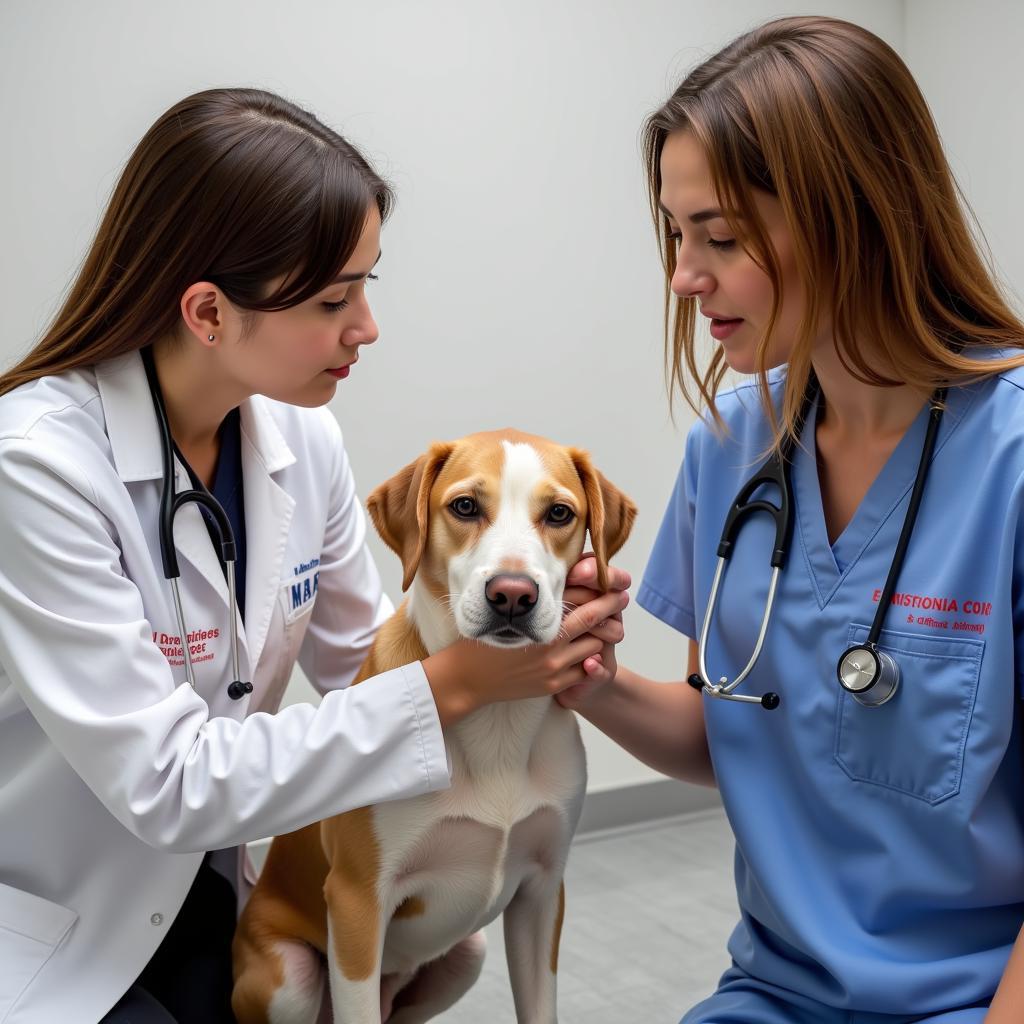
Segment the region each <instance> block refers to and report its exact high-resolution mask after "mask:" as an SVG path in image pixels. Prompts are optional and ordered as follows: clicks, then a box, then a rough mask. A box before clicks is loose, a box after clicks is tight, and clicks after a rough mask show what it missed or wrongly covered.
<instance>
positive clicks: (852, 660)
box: [836, 643, 900, 708]
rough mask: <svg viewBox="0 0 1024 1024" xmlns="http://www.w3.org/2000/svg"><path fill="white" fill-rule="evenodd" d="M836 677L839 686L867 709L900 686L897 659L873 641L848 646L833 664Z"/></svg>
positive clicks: (881, 702)
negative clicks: (835, 664) (837, 661)
mask: <svg viewBox="0 0 1024 1024" xmlns="http://www.w3.org/2000/svg"><path fill="white" fill-rule="evenodd" d="M836 676H837V677H838V679H839V685H840V686H841V687H842V688H843V689H844V690H845V691H846V692H847V693H848V694H850V696H851V697H853V699H854V700H856V701H857V703H858V704H861V705H863V706H864V707H866V708H877V707H881V706H882V705H883V704H885V703H886V702H888V701H890V700H892V698H893V697H894V696H895V694H896V690H897V688H898V687H899V685H900V667H899V665H897V664H896V660H895V659H894V658H893V657H892V656H891V655H888V654H886V653H885V651H882V650H879V649H878V647H876V646H875V645H874V644H872V643H866V644H857V645H855V646H853V647H849V648H847V649H846V650H845V651H844V652H843V656H842V657H841V658H840V659H839V664H838V665H837V666H836Z"/></svg>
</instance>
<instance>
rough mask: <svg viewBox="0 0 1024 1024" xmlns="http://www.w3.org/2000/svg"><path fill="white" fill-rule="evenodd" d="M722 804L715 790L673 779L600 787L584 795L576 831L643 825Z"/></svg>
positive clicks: (706, 809)
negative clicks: (613, 787)
mask: <svg viewBox="0 0 1024 1024" xmlns="http://www.w3.org/2000/svg"><path fill="white" fill-rule="evenodd" d="M721 806H722V801H721V799H720V798H719V795H718V790H717V789H709V788H707V787H705V786H691V785H690V784H689V783H686V782H677V781H676V780H675V779H657V780H655V781H654V782H638V783H636V784H635V785H632V786H618V787H616V788H615V789H601V790H598V791H597V792H595V793H588V794H587V797H586V800H584V802H583V814H582V816H581V817H580V825H579V828H578V829H577V830H576V834H577V835H585V834H587V833H590V832H603V831H605V830H606V829H613V828H625V827H627V826H631V825H643V824H646V823H648V822H652V821H658V820H660V819H661V818H674V817H677V816H678V815H680V814H693V813H694V812H696V811H708V810H712V809H715V808H720V807H721Z"/></svg>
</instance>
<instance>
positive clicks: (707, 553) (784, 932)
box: [637, 370, 1024, 1014]
mask: <svg viewBox="0 0 1024 1024" xmlns="http://www.w3.org/2000/svg"><path fill="white" fill-rule="evenodd" d="M781 383H782V378H781V376H780V375H776V376H775V377H774V379H773V381H772V383H771V388H772V395H773V400H774V401H775V402H776V405H778V402H779V400H780V397H781ZM718 404H719V408H720V410H721V412H722V415H723V417H724V419H725V421H726V423H727V425H728V427H729V430H730V436H729V437H728V438H724V439H722V438H719V437H718V436H716V435H715V433H714V432H713V431H712V430H711V428H710V427H709V426H708V425H707V424H706V423H704V422H698V423H697V424H696V425H695V426H694V428H693V429H692V430H691V431H690V434H689V436H688V438H687V442H686V453H685V459H684V461H683V465H682V468H681V470H680V473H679V477H678V479H677V481H676V485H675V489H674V490H673V493H672V496H671V499H670V501H669V506H668V511H667V512H666V515H665V519H664V521H663V523H662V526H661V529H660V532H659V534H658V536H657V539H656V541H655V546H654V549H653V551H652V553H651V558H650V562H649V564H648V566H647V569H646V572H645V575H644V579H643V582H642V584H641V587H640V589H639V592H638V595H637V600H638V602H639V603H640V605H641V606H642V607H644V608H646V609H647V610H648V611H649V612H651V613H652V614H653V615H655V616H657V617H658V618H659V619H662V620H663V621H664V622H666V623H668V624H669V625H670V626H673V627H674V628H675V629H677V630H679V631H680V632H681V633H683V634H685V635H686V636H688V637H693V638H696V637H697V636H698V632H699V624H701V623H702V622H703V619H704V612H705V608H706V605H707V599H708V596H709V593H710V590H711V581H712V578H713V576H714V571H715V567H716V563H717V548H718V542H719V539H720V537H721V531H722V525H723V523H724V521H725V516H726V513H727V511H728V508H729V506H730V504H731V503H732V501H733V499H734V497H735V495H736V493H737V491H738V490H739V489H740V487H741V485H742V484H743V483H744V482H745V481H746V480H747V479H748V478H749V477H750V475H751V474H752V473H753V471H754V469H755V468H756V467H757V466H758V465H759V464H760V462H761V461H762V459H763V457H764V452H765V451H766V449H767V446H768V443H769V439H770V433H769V430H768V426H767V422H766V419H765V417H764V414H763V412H762V410H761V405H760V401H759V399H758V394H757V390H756V385H753V384H751V385H746V386H744V387H740V388H738V389H737V390H735V391H733V392H730V393H728V394H726V395H723V396H721V399H720V401H719V402H718ZM927 418H928V409H927V406H926V407H925V409H923V410H922V412H921V414H920V415H919V416H918V417H917V419H916V420H915V422H914V423H913V424H912V425H911V427H910V428H909V429H908V430H907V432H906V435H905V436H904V437H903V439H902V440H901V442H900V444H899V445H898V446H897V448H896V450H895V451H894V452H893V454H892V456H891V457H890V459H889V461H888V462H887V463H886V465H885V466H884V467H883V469H882V470H881V472H880V473H879V475H878V477H877V478H876V480H875V481H874V482H873V484H872V485H871V488H870V489H869V491H868V493H867V495H866V496H865V498H864V500H863V501H862V503H861V505H860V507H859V508H858V509H857V511H856V513H855V515H854V517H853V519H852V520H851V521H850V523H849V524H848V525H847V527H846V529H845V530H844V531H843V533H842V535H841V536H840V537H838V538H837V540H836V542H835V544H833V545H829V542H828V538H827V534H826V529H825V520H824V516H823V513H822V504H821V493H820V488H819V485H818V476H817V468H816V466H817V462H816V454H815V438H814V429H813V424H814V416H813V415H811V416H809V417H808V421H807V424H806V428H805V430H804V432H803V436H802V438H801V446H800V447H798V448H796V449H795V450H794V456H793V466H792V482H793V491H794V500H795V512H794V514H795V524H794V530H793V540H792V544H791V546H790V552H789V558H788V562H787V564H786V567H785V568H784V570H783V572H782V574H781V578H780V583H779V592H778V596H777V600H776V604H775V610H774V612H773V615H772V621H771V623H770V625H769V628H768V634H767V637H766V640H765V644H764V648H763V649H762V652H761V656H760V659H759V660H758V662H757V665H756V667H755V668H754V670H753V671H752V673H751V674H750V676H749V677H748V678H747V679H746V680H745V681H744V683H742V684H741V686H740V689H739V690H738V691H737V692H741V693H746V694H754V695H758V696H759V695H761V694H763V693H764V692H765V691H768V690H774V691H776V692H777V693H778V694H779V696H780V697H781V705H780V707H779V708H778V709H777V710H775V711H771V712H768V711H764V710H763V709H762V708H761V707H760V706H759V705H751V704H743V703H737V702H729V701H723V700H715V699H714V698H709V697H705V698H704V716H705V722H706V726H707V734H708V743H709V747H710V751H711V758H712V761H713V764H714V769H715V774H716V777H717V779H718V785H719V789H720V791H721V795H722V800H723V803H724V806H725V810H726V812H727V814H728V817H729V821H730V823H731V825H732V828H733V831H734V832H735V836H736V858H735V874H736V885H737V890H738V896H739V904H740V909H741V920H740V923H739V924H738V925H737V927H736V930H735V931H734V932H733V935H732V937H731V939H730V943H729V952H730V953H731V955H732V957H733V959H734V960H735V962H736V963H737V964H738V965H739V966H740V967H741V968H742V969H744V970H745V971H747V972H748V973H749V974H752V975H754V976H756V977H759V978H762V979H765V980H766V981H770V982H772V983H774V984H777V985H780V986H783V987H785V988H789V989H793V990H795V991H797V992H800V993H803V994H805V995H807V996H808V997H810V998H813V999H816V1000H818V1001H819V1002H822V1003H825V1004H827V1005H830V1006H835V1007H839V1008H845V1009H850V1010H857V1011H865V1012H866V1011H873V1012H878V1013H893V1014H897V1013H908V1012H916V1013H928V1012H931V1011H940V1010H942V1009H944V1008H948V1007H952V1006H960V1005H964V1004H969V1003H971V1002H974V1001H976V1000H979V999H982V998H984V997H986V996H990V995H991V994H992V993H993V992H994V990H995V988H996V986H997V984H998V982H999V978H1000V976H1001V974H1002V971H1003V969H1004V967H1005V965H1006V961H1007V958H1008V956H1009V952H1010V948H1011V946H1012V945H1013V942H1014V940H1015V939H1016V936H1017V933H1018V931H1019V930H1020V928H1021V925H1022V923H1024V815H1022V813H1021V808H1022V806H1024V805H1022V802H1021V798H1022V793H1021V789H1022V779H1021V775H1022V772H1021V769H1022V767H1024V751H1022V748H1021V735H1020V720H1019V708H1020V702H1019V697H1020V696H1021V693H1020V688H1021V673H1022V666H1024V517H1022V502H1024V371H1022V370H1015V371H1013V372H1010V373H1007V374H1003V375H1002V376H1000V377H997V378H989V379H988V380H987V381H984V382H982V383H980V384H977V385H973V386H971V387H964V388H955V389H951V391H950V393H949V399H948V404H947V409H946V413H945V415H944V417H943V420H942V425H941V428H940V430H939V435H938V440H937V444H936V449H935V454H934V457H933V462H932V466H931V470H930V474H929V477H928V482H927V485H926V487H925V491H924V498H923V501H922V503H921V508H920V512H919V515H918V519H917V524H916V527H915V529H914V533H913V536H912V538H911V540H910V545H909V549H908V552H907V558H906V562H905V563H904V566H903V570H902V573H901V575H900V578H899V582H898V585H897V592H896V595H895V596H894V599H893V603H892V605H891V606H890V608H889V611H888V614H887V617H886V620H885V628H884V630H883V633H882V637H881V647H882V648H883V649H884V650H887V651H889V652H890V653H891V654H892V655H893V656H894V657H895V659H896V660H897V662H898V663H899V667H900V673H901V684H900V687H899V690H898V692H897V694H896V696H895V697H894V698H893V700H892V701H890V702H889V703H888V704H886V705H884V706H882V707H879V708H874V709H868V708H864V707H861V706H860V705H858V704H857V703H856V702H855V701H854V700H853V699H852V698H851V697H850V696H849V695H847V694H846V693H845V692H844V691H843V690H842V689H841V688H840V686H839V684H838V682H837V681H836V663H837V661H838V659H839V656H840V655H841V654H842V652H843V651H844V650H845V649H846V648H847V647H848V646H849V645H850V644H852V643H858V642H862V641H863V640H864V639H865V638H866V636H867V633H868V628H869V626H870V624H871V621H872V619H873V617H874V613H875V608H876V604H877V601H878V598H879V592H880V590H881V589H882V587H883V585H884V583H885V579H886V576H887V574H888V571H889V566H890V564H891V561H892V557H893V552H894V551H895V548H896V542H897V538H898V536H899V532H900V529H901V528H902V525H903V519H904V516H905V514H906V510H907V505H908V503H909V499H910V491H911V487H912V485H913V483H914V478H915V475H916V471H917V466H918V462H919V459H920V455H921V447H922V443H923V441H924V436H925V429H926V426H927ZM765 496H766V497H768V496H769V495H768V493H765ZM771 497H773V499H774V500H776V501H777V500H778V498H777V495H771ZM773 539H774V524H773V523H772V522H771V520H770V519H769V517H768V516H766V515H755V516H754V517H752V518H751V519H748V520H747V521H746V522H745V524H744V525H743V526H742V527H741V529H740V533H739V537H738V540H737V543H736V548H735V553H734V555H733V557H732V560H731V563H730V565H729V566H728V567H727V570H726V574H725V578H724V582H723V585H722V590H721V593H720V599H719V604H718V607H717V609H716V613H715V617H714V622H713V625H712V628H711V632H710V637H709V643H708V656H707V669H708V673H709V674H710V676H711V677H712V678H713V679H718V678H719V677H720V676H722V675H726V676H728V677H729V678H730V679H732V678H735V676H736V675H737V673H738V672H739V671H740V670H741V669H742V667H743V666H744V665H745V664H746V662H747V659H748V658H749V656H750V653H751V651H752V650H753V645H754V641H755V639H756V637H757V633H758V628H759V625H760V619H761V615H762V613H763V610H764V602H765V598H766V596H767V590H768V581H769V578H770V575H771V568H770V565H769V557H770V553H771V549H772V544H773Z"/></svg>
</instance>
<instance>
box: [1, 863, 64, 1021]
mask: <svg viewBox="0 0 1024 1024" xmlns="http://www.w3.org/2000/svg"><path fill="white" fill-rule="evenodd" d="M77 920H78V914H76V913H75V912H74V911H73V910H68V908H67V907H62V906H60V905H59V904H57V903H51V902H50V901H49V900H44V899H42V898H41V897H39V896H33V895H32V893H28V892H24V891H22V890H21V889H15V888H14V887H13V886H10V885H4V884H2V883H0V1021H2V1020H4V1019H5V1018H6V1017H7V1014H8V1013H9V1012H10V1011H11V1010H12V1009H13V1008H14V1006H15V1004H16V1003H17V1002H18V999H19V998H20V997H21V995H22V993H23V992H24V991H25V989H26V988H27V987H28V986H29V985H30V984H31V982H32V979H33V978H34V977H35V976H36V975H37V974H38V973H39V971H40V969H41V968H42V967H43V965H44V964H45V963H46V961H47V960H49V959H50V957H51V956H52V955H53V952H54V950H55V949H56V948H57V947H58V946H59V945H60V944H61V942H62V941H63V940H64V937H65V936H66V935H67V934H68V932H69V931H70V930H71V926H72V925H73V924H74V923H75V921H77Z"/></svg>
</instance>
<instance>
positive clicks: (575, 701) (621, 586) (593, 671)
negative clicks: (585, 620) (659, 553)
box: [555, 554, 633, 711]
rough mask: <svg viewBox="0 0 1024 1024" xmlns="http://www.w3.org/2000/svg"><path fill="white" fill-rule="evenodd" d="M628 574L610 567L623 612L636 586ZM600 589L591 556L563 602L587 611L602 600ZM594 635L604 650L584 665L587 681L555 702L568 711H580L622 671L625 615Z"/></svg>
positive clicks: (571, 578)
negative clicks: (619, 656) (618, 648)
mask: <svg viewBox="0 0 1024 1024" xmlns="http://www.w3.org/2000/svg"><path fill="white" fill-rule="evenodd" d="M632 582H633V581H632V579H631V578H630V575H629V573H628V572H625V571H624V570H622V569H616V568H615V567H614V566H611V565H609V566H608V585H609V587H610V591H609V592H610V593H614V592H615V591H622V592H623V597H625V598H626V602H625V603H624V604H623V606H622V607H623V608H625V607H626V604H628V603H629V595H628V594H626V593H625V591H626V590H627V589H628V588H629V586H630V584H631V583H632ZM596 586H597V562H596V561H595V559H594V556H593V555H591V554H587V555H584V556H583V557H582V558H581V559H580V560H579V561H578V562H577V563H576V564H575V565H574V566H573V567H572V569H571V570H570V572H569V575H568V577H567V578H566V581H565V594H564V596H563V598H562V601H563V603H564V604H565V606H566V607H567V608H572V607H578V608H581V609H582V608H583V607H585V606H586V605H587V604H588V603H590V602H593V601H595V599H596V598H598V597H600V596H601V592H600V591H598V590H595V589H593V588H594V587H596ZM590 635H591V636H594V637H596V638H598V639H599V640H601V641H602V644H601V650H600V651H599V652H598V653H597V654H594V655H591V656H590V657H589V658H585V659H584V661H583V662H582V666H581V667H582V668H583V671H584V672H585V677H584V679H583V680H582V681H581V682H579V683H576V684H574V685H573V686H570V687H567V688H566V689H564V690H561V691H560V692H559V693H558V694H556V695H555V700H557V701H558V703H559V704H561V705H562V707H564V708H570V709H572V710H573V711H575V710H577V709H578V708H580V707H581V706H582V705H583V704H585V703H586V702H587V700H588V699H589V698H590V697H591V696H592V695H593V693H594V692H595V691H596V690H599V689H600V688H601V687H602V686H604V685H605V684H606V683H610V682H611V681H612V680H613V679H614V678H615V673H616V672H617V671H618V662H617V660H616V657H615V645H616V644H617V643H619V642H620V641H621V640H622V638H623V636H624V635H625V631H624V629H623V625H622V611H621V610H620V611H618V612H616V613H615V614H614V615H612V616H610V617H609V618H608V619H606V620H604V621H603V622H599V623H598V624H597V625H596V626H595V627H594V628H592V629H591V630H590Z"/></svg>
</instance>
